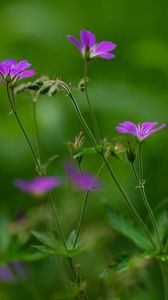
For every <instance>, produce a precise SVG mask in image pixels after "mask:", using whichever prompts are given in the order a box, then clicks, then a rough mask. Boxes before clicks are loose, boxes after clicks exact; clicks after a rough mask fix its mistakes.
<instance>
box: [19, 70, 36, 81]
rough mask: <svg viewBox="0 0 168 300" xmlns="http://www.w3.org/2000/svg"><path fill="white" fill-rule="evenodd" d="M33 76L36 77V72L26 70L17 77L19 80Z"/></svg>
mask: <svg viewBox="0 0 168 300" xmlns="http://www.w3.org/2000/svg"><path fill="white" fill-rule="evenodd" d="M34 75H36V72H35V71H34V70H27V71H23V72H21V73H20V74H19V75H18V76H19V79H22V78H26V77H31V76H34Z"/></svg>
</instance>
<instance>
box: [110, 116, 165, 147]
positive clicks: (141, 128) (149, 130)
mask: <svg viewBox="0 0 168 300" xmlns="http://www.w3.org/2000/svg"><path fill="white" fill-rule="evenodd" d="M157 124H158V122H144V123H141V124H135V123H133V122H130V121H125V122H123V123H120V124H119V126H116V130H117V131H118V132H120V133H126V134H130V135H132V136H134V137H137V138H138V141H139V142H142V141H143V140H144V139H146V138H147V137H148V136H150V135H151V134H153V133H155V132H156V131H158V130H160V129H162V128H164V127H166V124H162V125H160V126H159V127H157V128H154V127H155V126H156V125H157Z"/></svg>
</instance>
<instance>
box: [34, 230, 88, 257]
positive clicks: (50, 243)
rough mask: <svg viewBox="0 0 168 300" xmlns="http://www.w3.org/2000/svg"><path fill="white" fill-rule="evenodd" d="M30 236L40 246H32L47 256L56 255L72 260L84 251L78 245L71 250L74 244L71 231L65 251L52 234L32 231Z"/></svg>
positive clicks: (73, 235)
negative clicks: (38, 242)
mask: <svg viewBox="0 0 168 300" xmlns="http://www.w3.org/2000/svg"><path fill="white" fill-rule="evenodd" d="M32 234H33V236H35V237H36V239H37V240H38V241H40V243H41V244H42V245H33V247H34V248H36V249H38V250H39V251H42V252H43V253H46V254H48V255H50V254H58V255H61V256H64V257H67V258H72V257H75V256H77V255H79V254H80V253H82V252H83V251H84V250H85V248H84V247H80V245H79V244H77V245H76V246H75V248H73V244H74V243H73V241H74V238H75V235H76V233H75V231H72V232H71V234H70V236H69V237H68V240H67V250H66V249H65V247H63V246H62V244H60V243H59V242H58V241H57V240H56V238H55V237H54V235H53V234H52V233H39V232H36V231H32Z"/></svg>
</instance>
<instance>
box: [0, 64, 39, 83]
mask: <svg viewBox="0 0 168 300" xmlns="http://www.w3.org/2000/svg"><path fill="white" fill-rule="evenodd" d="M30 66H31V64H30V63H29V62H28V61H27V60H21V61H19V62H17V61H16V60H15V59H6V60H3V61H2V62H1V63H0V81H1V82H3V83H5V82H12V83H14V82H16V81H17V80H20V79H22V78H26V77H31V76H34V75H35V74H36V72H35V71H34V70H27V69H28V68H29V67H30Z"/></svg>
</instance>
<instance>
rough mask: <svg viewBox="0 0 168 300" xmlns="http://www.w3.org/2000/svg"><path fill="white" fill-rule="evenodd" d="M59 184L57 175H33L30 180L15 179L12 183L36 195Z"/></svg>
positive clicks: (41, 194) (42, 193)
mask: <svg viewBox="0 0 168 300" xmlns="http://www.w3.org/2000/svg"><path fill="white" fill-rule="evenodd" d="M60 184H61V180H60V178H59V177H56V176H50V177H35V178H33V179H31V180H22V179H16V180H15V181H14V185H15V186H16V187H18V188H19V189H20V190H22V191H23V192H26V193H30V194H33V195H36V196H43V195H44V194H46V193H47V192H48V191H50V190H52V189H54V188H55V187H57V186H59V185H60Z"/></svg>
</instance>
